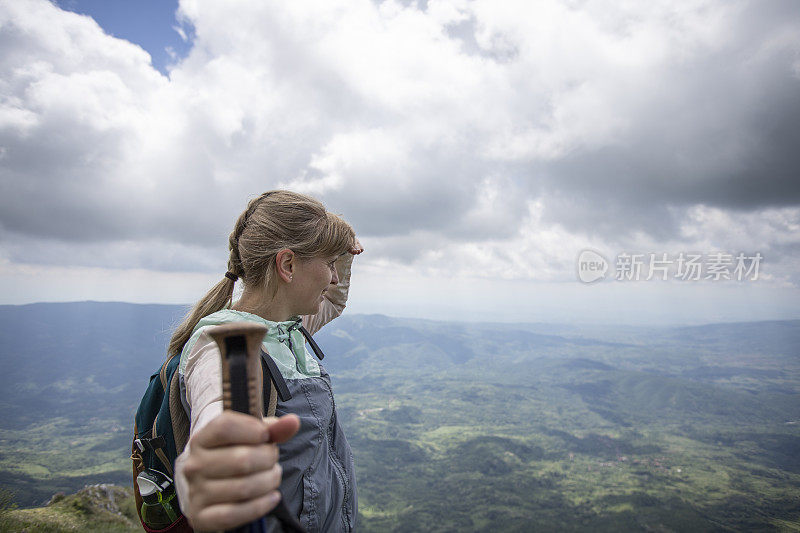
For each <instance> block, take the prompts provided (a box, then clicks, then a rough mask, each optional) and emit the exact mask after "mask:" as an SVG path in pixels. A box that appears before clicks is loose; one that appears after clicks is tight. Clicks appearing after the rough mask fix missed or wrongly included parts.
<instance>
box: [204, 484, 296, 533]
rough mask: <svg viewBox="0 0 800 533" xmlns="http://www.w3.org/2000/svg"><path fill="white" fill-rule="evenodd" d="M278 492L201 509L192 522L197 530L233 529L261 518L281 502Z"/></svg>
mask: <svg viewBox="0 0 800 533" xmlns="http://www.w3.org/2000/svg"><path fill="white" fill-rule="evenodd" d="M280 499H281V495H280V492H278V491H277V490H274V491H271V492H270V493H268V494H265V495H264V496H261V497H260V498H256V499H254V500H250V501H246V502H237V503H221V504H218V505H211V506H209V507H206V508H204V509H201V510H200V511H199V512H198V513H197V514H196V515H195V516H194V518H193V519H192V520H191V526H192V527H193V528H194V529H195V530H212V531H214V530H219V529H233V528H235V527H237V526H241V525H243V524H247V523H249V522H252V521H253V520H256V519H258V518H261V517H262V516H264V515H266V514H267V513H268V512H270V511H271V510H272V509H273V508H274V507H275V506H276V505H277V504H278V502H279V501H280Z"/></svg>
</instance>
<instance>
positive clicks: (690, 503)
mask: <svg viewBox="0 0 800 533" xmlns="http://www.w3.org/2000/svg"><path fill="white" fill-rule="evenodd" d="M186 311H187V308H186V307H184V306H172V305H135V304H127V303H98V302H76V303H58V304H53V303H41V304H31V305H23V306H0V489H4V490H7V491H13V492H15V499H16V501H17V503H19V504H20V505H22V506H30V505H36V504H41V503H42V502H44V501H47V500H48V499H50V497H51V496H52V494H53V493H55V492H57V491H66V492H74V491H75V490H77V489H79V488H81V487H82V486H83V485H85V484H88V483H98V482H113V483H118V484H122V485H125V484H129V483H130V481H129V464H128V459H127V457H128V454H129V449H130V439H131V432H132V419H133V414H134V411H135V408H136V406H137V405H138V402H139V399H140V398H141V395H142V393H143V391H144V389H145V387H146V385H147V383H148V380H149V377H150V375H151V374H152V373H153V372H155V371H156V370H157V368H158V367H159V365H160V363H161V362H162V361H163V359H164V357H165V347H166V344H167V342H168V339H169V336H170V335H171V332H172V329H173V328H174V327H175V326H176V325H177V323H178V322H179V321H180V320H181V318H182V316H183V314H184V313H185V312H186ZM315 338H316V339H317V342H318V343H319V344H320V346H321V347H322V349H323V350H324V352H325V353H326V355H327V356H326V358H325V360H324V361H323V364H324V365H325V366H326V368H327V369H328V370H329V371H330V372H331V375H332V379H333V383H334V388H335V392H336V400H337V409H338V411H339V415H340V417H341V419H342V422H343V424H344V426H345V428H346V430H347V434H348V439H349V440H350V441H351V444H352V446H353V449H354V452H355V455H356V463H357V470H358V476H359V496H360V501H361V509H362V512H361V516H360V521H361V525H362V529H363V530H364V531H395V530H396V531H401V530H403V531H417V530H430V531H451V530H453V529H460V530H465V531H479V530H480V531H491V530H508V531H514V530H520V531H521V530H527V529H530V527H531V524H538V525H539V528H540V529H543V530H553V529H563V530H567V531H572V530H575V531H579V530H587V529H594V530H608V531H612V530H613V531H616V530H620V529H624V530H647V529H661V530H676V531H678V530H686V527H687V525H688V526H691V527H689V529H692V530H705V529H709V530H714V529H716V528H720V527H722V528H723V529H724V528H733V529H742V528H744V529H747V528H751V527H755V528H761V527H775V528H780V527H783V526H786V524H789V525H792V524H794V526H797V525H798V524H800V499H798V494H800V321H798V320H792V321H770V322H750V323H737V324H708V325H700V326H696V327H680V328H674V327H669V328H653V327H647V328H644V327H642V328H637V327H611V326H608V327H601V326H596V325H593V326H580V325H570V324H504V323H497V324H493V323H488V322H481V323H458V322H437V321H430V320H418V319H399V318H391V317H386V316H382V315H348V314H347V313H345V315H344V316H342V317H340V318H338V319H336V320H335V321H334V322H332V323H331V324H329V325H328V326H326V327H325V328H323V329H322V330H321V331H320V332H319V333H318V334H317V335H316V336H315ZM781 524H783V526H781ZM698 525H699V526H698ZM695 526H698V527H695ZM700 526H701V527H700ZM794 526H792V527H794Z"/></svg>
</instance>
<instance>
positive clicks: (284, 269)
mask: <svg viewBox="0 0 800 533" xmlns="http://www.w3.org/2000/svg"><path fill="white" fill-rule="evenodd" d="M296 264H297V257H296V256H295V255H294V252H293V251H291V250H290V249H288V248H284V249H283V250H281V251H280V252H278V254H277V255H276V256H275V271H276V272H277V273H278V277H279V278H280V279H282V280H283V281H285V282H286V283H290V282H291V281H292V279H293V277H294V270H295V265H296Z"/></svg>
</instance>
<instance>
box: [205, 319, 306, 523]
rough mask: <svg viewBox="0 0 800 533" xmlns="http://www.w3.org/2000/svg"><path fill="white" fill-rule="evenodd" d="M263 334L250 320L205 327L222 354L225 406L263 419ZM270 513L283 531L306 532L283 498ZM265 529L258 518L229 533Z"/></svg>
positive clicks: (261, 519)
mask: <svg viewBox="0 0 800 533" xmlns="http://www.w3.org/2000/svg"><path fill="white" fill-rule="evenodd" d="M266 333H267V329H266V328H265V327H264V326H261V325H259V324H254V323H252V322H232V323H229V324H222V325H219V326H214V327H213V328H210V329H209V330H208V334H209V335H210V336H211V338H212V339H214V341H216V343H217V346H218V347H219V351H220V354H221V355H222V405H223V408H224V409H232V410H234V411H237V412H239V413H245V414H250V415H253V416H256V417H258V418H259V419H262V418H263V415H264V411H263V400H262V398H261V396H262V394H263V392H262V391H263V373H262V369H261V342H262V341H263V339H264V335H265V334H266ZM269 514H271V515H273V516H274V517H275V518H277V519H278V521H279V522H280V523H281V526H282V527H283V530H284V531H288V532H296V533H305V530H304V529H303V526H301V525H300V523H299V522H298V521H297V518H295V517H294V516H293V515H292V514H291V513H290V512H289V509H288V508H287V507H286V502H284V501H283V498H281V500H280V501H278V505H277V506H275V508H274V509H272V511H270V512H269ZM266 528H267V521H266V518H265V517H261V518H259V519H257V520H254V521H253V522H251V523H250V524H245V525H243V526H240V527H238V528H236V529H232V530H229V531H228V533H265V532H266Z"/></svg>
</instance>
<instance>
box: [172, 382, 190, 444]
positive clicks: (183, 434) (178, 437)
mask: <svg viewBox="0 0 800 533" xmlns="http://www.w3.org/2000/svg"><path fill="white" fill-rule="evenodd" d="M169 416H170V419H171V422H172V437H173V439H174V440H175V451H176V452H177V453H178V455H180V454H181V452H183V449H184V448H186V442H187V441H188V440H189V427H190V422H189V417H188V416H187V414H186V410H185V409H184V408H183V402H182V401H181V385H180V372H178V371H177V370H176V371H175V372H174V373H173V374H172V380H171V381H170V385H169Z"/></svg>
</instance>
